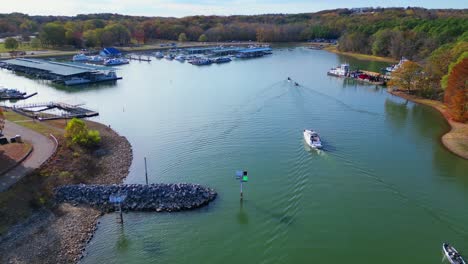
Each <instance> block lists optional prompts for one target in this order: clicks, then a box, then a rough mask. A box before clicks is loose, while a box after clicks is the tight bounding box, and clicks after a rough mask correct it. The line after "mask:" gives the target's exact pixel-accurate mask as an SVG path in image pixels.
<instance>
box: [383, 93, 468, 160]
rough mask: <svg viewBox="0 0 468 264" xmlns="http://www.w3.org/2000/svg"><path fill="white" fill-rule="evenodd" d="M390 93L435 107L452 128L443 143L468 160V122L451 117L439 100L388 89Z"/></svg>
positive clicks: (444, 137)
mask: <svg viewBox="0 0 468 264" xmlns="http://www.w3.org/2000/svg"><path fill="white" fill-rule="evenodd" d="M387 91H388V92H389V93H390V94H393V95H395V96H398V97H401V98H404V99H407V100H410V101H412V102H415V103H419V104H423V105H427V106H430V107H432V108H435V109H437V110H438V111H439V113H440V114H441V115H442V116H443V117H444V119H445V120H446V121H447V123H448V124H449V125H450V127H451V129H450V130H449V131H448V132H447V133H445V134H444V135H443V136H442V137H441V142H442V144H443V145H444V146H445V147H446V148H447V149H448V150H449V151H450V152H452V153H454V154H456V155H457V156H459V157H461V158H464V159H467V160H468V124H466V123H460V122H456V121H454V120H452V119H451V117H450V114H449V113H448V112H447V107H446V106H445V105H444V104H443V103H442V102H439V101H435V100H429V99H423V98H418V97H416V96H413V95H409V94H407V93H405V92H402V91H395V90H389V89H388V90H387Z"/></svg>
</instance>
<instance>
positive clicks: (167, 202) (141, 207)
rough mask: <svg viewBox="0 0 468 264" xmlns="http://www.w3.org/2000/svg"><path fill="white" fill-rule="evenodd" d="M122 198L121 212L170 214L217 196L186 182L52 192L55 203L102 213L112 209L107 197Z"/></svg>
mask: <svg viewBox="0 0 468 264" xmlns="http://www.w3.org/2000/svg"><path fill="white" fill-rule="evenodd" d="M115 195H126V198H125V200H124V202H123V203H122V210H124V211H157V212H174V211H181V210H191V209H195V208H198V207H201V206H204V205H207V204H208V203H209V202H211V201H213V200H214V199H215V198H216V195H217V193H216V192H215V191H214V190H213V189H210V188H207V187H204V186H201V185H198V184H188V183H175V184H150V185H141V184H121V185H116V184H114V185H84V184H80V185H66V186H61V187H59V188H57V189H56V190H55V198H56V201H57V202H59V203H61V202H66V203H70V204H73V205H89V206H91V207H94V208H97V209H100V210H101V211H104V212H111V211H114V210H115V208H116V206H115V205H114V204H113V203H111V202H110V201H109V197H110V196H115Z"/></svg>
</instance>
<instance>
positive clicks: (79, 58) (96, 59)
mask: <svg viewBox="0 0 468 264" xmlns="http://www.w3.org/2000/svg"><path fill="white" fill-rule="evenodd" d="M72 60H73V61H74V62H90V63H97V64H101V63H102V64H104V65H106V66H116V65H123V64H128V63H130V61H129V60H128V59H125V58H118V57H117V58H105V57H103V56H99V55H95V56H87V55H86V54H83V53H80V54H77V55H75V56H73V59H72Z"/></svg>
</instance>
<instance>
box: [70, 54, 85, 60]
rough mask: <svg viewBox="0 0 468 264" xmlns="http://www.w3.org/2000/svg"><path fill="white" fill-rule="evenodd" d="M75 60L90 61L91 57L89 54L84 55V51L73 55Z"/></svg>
mask: <svg viewBox="0 0 468 264" xmlns="http://www.w3.org/2000/svg"><path fill="white" fill-rule="evenodd" d="M72 60H73V61H88V60H89V58H88V56H86V55H84V54H83V53H80V54H76V55H75V56H73V59H72Z"/></svg>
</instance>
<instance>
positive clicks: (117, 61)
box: [104, 58, 130, 66]
mask: <svg viewBox="0 0 468 264" xmlns="http://www.w3.org/2000/svg"><path fill="white" fill-rule="evenodd" d="M129 63H130V61H129V60H127V59H123V58H112V59H108V60H105V61H104V65H106V66H114V65H122V64H129Z"/></svg>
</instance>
